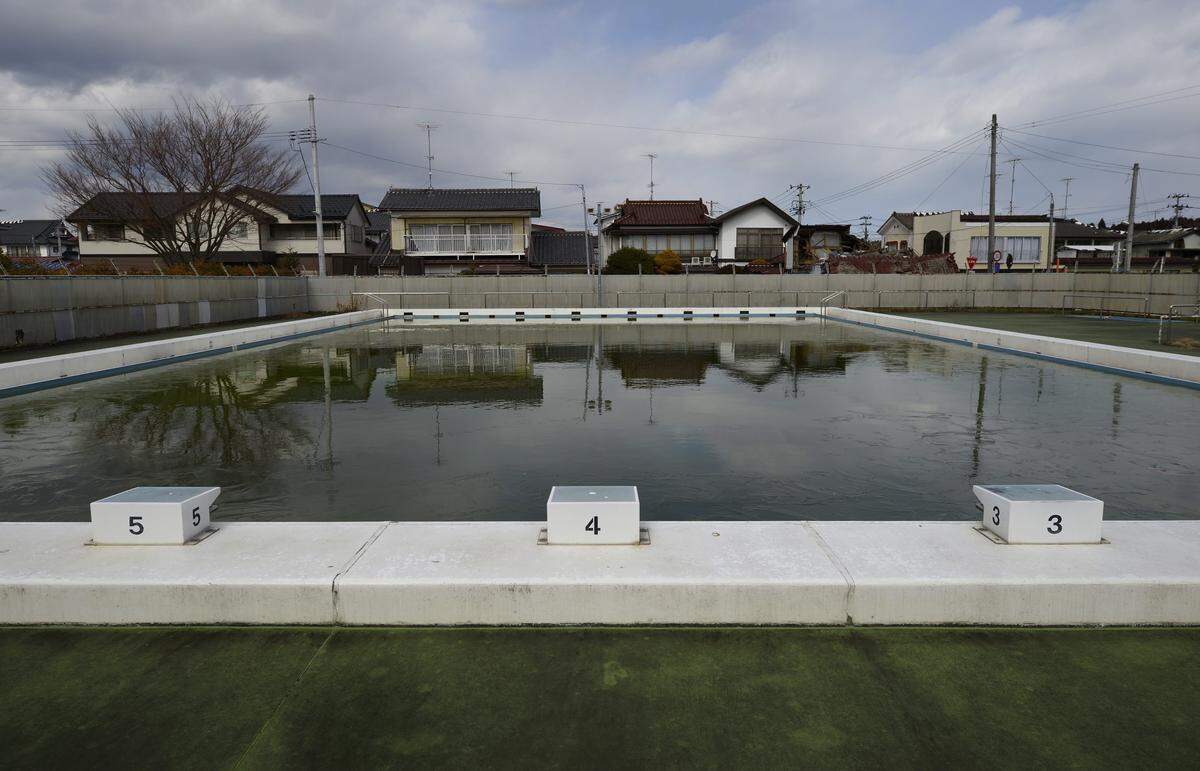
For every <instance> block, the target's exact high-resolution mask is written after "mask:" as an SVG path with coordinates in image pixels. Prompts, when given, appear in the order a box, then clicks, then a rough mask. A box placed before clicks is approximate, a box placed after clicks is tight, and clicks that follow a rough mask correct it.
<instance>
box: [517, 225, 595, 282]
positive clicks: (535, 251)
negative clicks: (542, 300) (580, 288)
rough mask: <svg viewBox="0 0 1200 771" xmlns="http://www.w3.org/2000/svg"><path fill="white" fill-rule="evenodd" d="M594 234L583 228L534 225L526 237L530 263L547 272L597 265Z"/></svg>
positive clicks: (579, 269) (565, 271)
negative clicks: (565, 228) (566, 228)
mask: <svg viewBox="0 0 1200 771" xmlns="http://www.w3.org/2000/svg"><path fill="white" fill-rule="evenodd" d="M597 259H598V255H597V254H596V237H595V236H594V235H591V234H585V233H584V232H583V231H582V230H563V229H562V228H549V227H545V226H539V225H536V224H535V225H534V226H533V232H532V233H531V234H530V238H529V265H530V267H532V268H534V269H535V270H540V271H543V272H546V273H586V272H588V271H589V268H590V267H591V266H594V265H596V263H597Z"/></svg>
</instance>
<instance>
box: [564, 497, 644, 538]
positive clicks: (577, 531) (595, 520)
mask: <svg viewBox="0 0 1200 771" xmlns="http://www.w3.org/2000/svg"><path fill="white" fill-rule="evenodd" d="M641 525H642V522H641V503H640V501H638V491H637V488H636V487H611V486H608V487H603V486H602V487H557V486H556V487H552V488H550V497H549V498H548V499H547V500H546V538H545V541H544V542H545V543H549V544H639V543H644V542H648V540H646V539H644V535H643V530H642V526H641Z"/></svg>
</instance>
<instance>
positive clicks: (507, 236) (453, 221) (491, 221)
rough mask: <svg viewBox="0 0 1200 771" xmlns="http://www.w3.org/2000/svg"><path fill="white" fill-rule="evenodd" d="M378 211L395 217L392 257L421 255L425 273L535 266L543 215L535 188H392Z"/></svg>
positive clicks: (517, 270)
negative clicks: (533, 242)
mask: <svg viewBox="0 0 1200 771" xmlns="http://www.w3.org/2000/svg"><path fill="white" fill-rule="evenodd" d="M379 211H383V212H387V213H388V214H389V215H390V216H391V218H392V219H391V244H392V247H391V249H392V255H393V257H394V260H393V261H396V262H399V261H401V260H406V259H411V258H417V259H419V260H420V263H421V264H422V266H423V270H424V272H425V273H426V274H434V275H437V274H442V275H451V274H456V273H463V272H470V271H486V272H489V273H490V272H492V271H495V272H500V273H524V272H532V270H533V269H532V268H531V267H530V264H529V245H530V234H531V233H532V226H531V225H532V220H533V218H534V217H538V216H540V215H541V213H542V199H541V193H539V192H538V190H537V189H536V188H508V187H505V188H481V189H469V188H392V189H391V190H389V191H388V192H387V194H386V195H385V196H384V197H383V201H381V202H380V204H379ZM377 267H379V268H380V269H381V270H383V269H386V268H388V267H390V266H389V265H388V264H383V263H381V264H378V265H377Z"/></svg>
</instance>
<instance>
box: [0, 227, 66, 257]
mask: <svg viewBox="0 0 1200 771" xmlns="http://www.w3.org/2000/svg"><path fill="white" fill-rule="evenodd" d="M0 254H4V255H5V256H7V257H32V258H41V261H42V262H46V261H50V262H57V261H58V260H71V259H74V258H75V257H77V256H78V254H79V240H78V239H77V238H76V237H75V234H73V233H72V232H71V231H70V230H68V229H67V226H66V224H65V223H63V221H62V220H14V221H11V222H0Z"/></svg>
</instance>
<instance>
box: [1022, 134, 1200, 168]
mask: <svg viewBox="0 0 1200 771" xmlns="http://www.w3.org/2000/svg"><path fill="white" fill-rule="evenodd" d="M1004 130H1005V131H1012V132H1013V133H1016V134H1024V135H1026V136H1031V137H1037V138H1039V139H1049V140H1051V141H1054V142H1069V143H1071V144H1075V145H1085V146H1087V147H1098V148H1101V149H1103V150H1119V151H1121V152H1125V153H1138V154H1140V155H1160V156H1162V157H1164V158H1184V159H1187V160H1192V161H1200V155H1185V154H1182V153H1163V152H1158V151H1156V150H1139V149H1138V148H1136V147H1120V146H1119V145H1102V144H1099V143H1096V142H1084V141H1082V140H1079V139H1066V138H1065V137H1052V136H1049V135H1047V134H1035V133H1033V132H1032V131H1021V130H1020V129H1015V128H1008V127H1005V129H1004Z"/></svg>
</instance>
